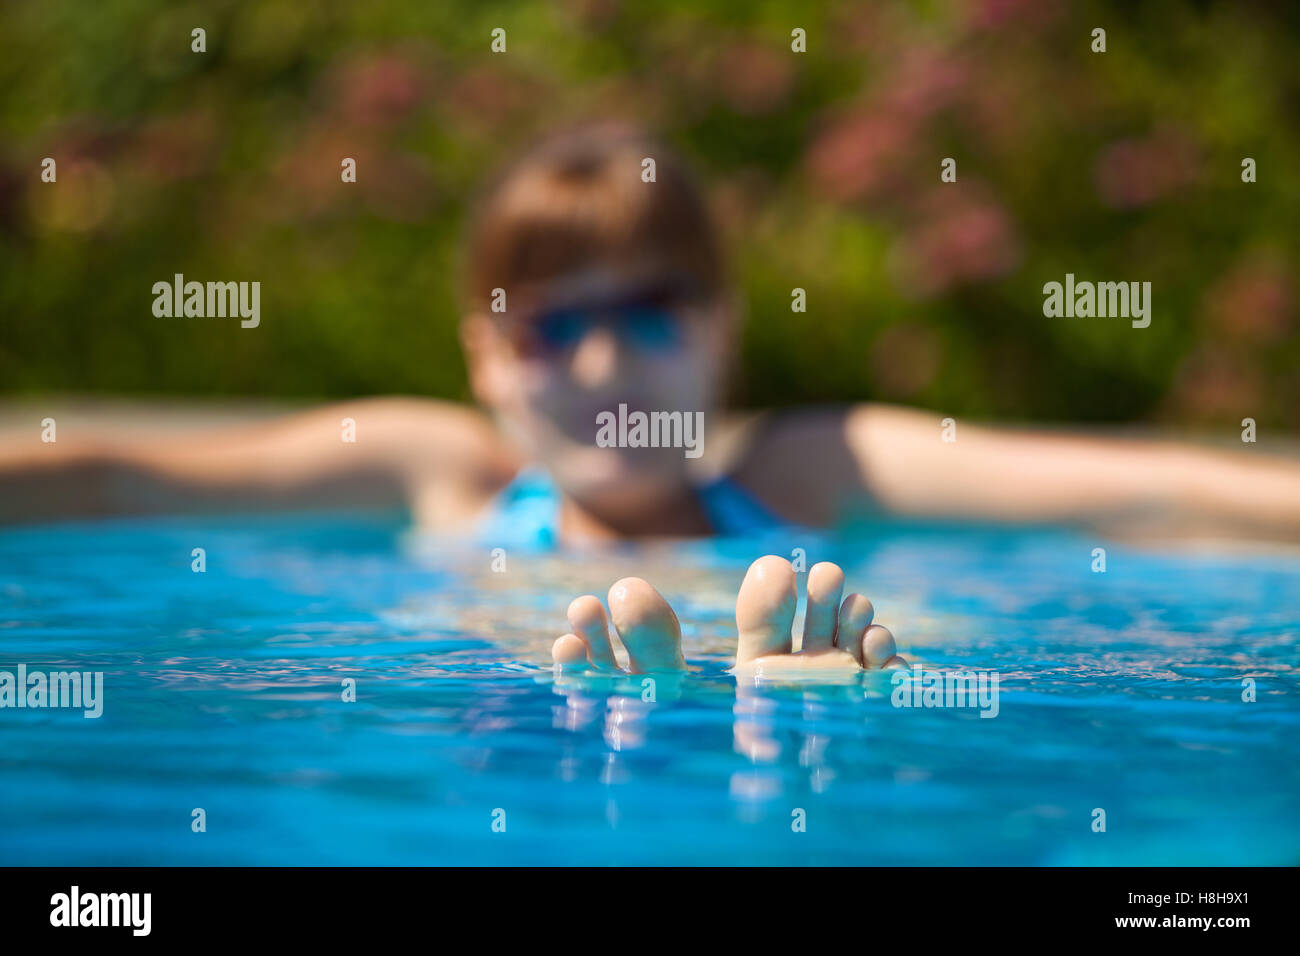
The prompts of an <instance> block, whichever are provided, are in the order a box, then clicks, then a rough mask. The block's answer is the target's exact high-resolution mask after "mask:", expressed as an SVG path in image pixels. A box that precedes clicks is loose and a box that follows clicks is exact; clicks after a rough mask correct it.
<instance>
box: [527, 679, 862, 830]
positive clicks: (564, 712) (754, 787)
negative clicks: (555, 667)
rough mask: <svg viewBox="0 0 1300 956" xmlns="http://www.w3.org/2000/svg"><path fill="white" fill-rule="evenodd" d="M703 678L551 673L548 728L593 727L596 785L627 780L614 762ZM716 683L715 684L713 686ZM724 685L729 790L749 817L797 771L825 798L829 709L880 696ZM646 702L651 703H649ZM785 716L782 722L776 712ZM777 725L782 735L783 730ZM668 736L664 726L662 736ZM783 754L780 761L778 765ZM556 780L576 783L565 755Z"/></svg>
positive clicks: (574, 766)
mask: <svg viewBox="0 0 1300 956" xmlns="http://www.w3.org/2000/svg"><path fill="white" fill-rule="evenodd" d="M690 680H705V678H700V677H695V676H686V677H682V676H680V675H664V674H661V675H653V677H650V678H647V677H646V676H644V675H632V676H622V675H620V676H612V675H610V676H606V675H592V674H583V675H576V676H575V675H556V677H555V679H554V682H553V684H552V691H553V693H555V694H557V695H558V696H560V697H562V698H563V699H564V703H563V705H560V706H557V707H556V708H555V721H554V726H555V727H556V728H557V729H562V730H566V731H570V732H572V733H578V734H581V733H590V732H593V731H596V730H597V729H598V730H599V732H600V734H601V736H602V738H603V740H604V743H605V746H606V747H607V748H608V750H607V752H606V753H605V755H604V762H603V764H602V766H601V770H600V782H601V783H602V784H606V785H613V784H618V783H626V782H628V781H629V779H630V778H631V775H630V772H629V771H628V770H627V769H626V768H625V767H624V766H623V763H622V762H621V758H622V757H623V756H624V755H626V754H629V753H631V752H633V751H637V750H642V749H644V748H646V746H647V743H648V741H649V740H650V737H651V733H652V725H653V724H654V722H655V721H654V718H655V715H656V714H657V713H659V712H660V711H662V710H663V709H664V708H665V705H667V704H670V703H673V702H675V701H678V700H679V699H681V697H682V694H683V684H684V682H685V681H690ZM714 683H715V686H716V685H717V682H714ZM726 686H728V687H729V689H731V690H733V691H734V695H735V696H734V702H733V704H732V708H731V711H732V724H731V734H732V742H733V743H732V748H733V750H734V752H735V753H736V754H738V755H739V756H741V757H742V758H744V761H745V765H744V766H741V767H738V768H736V769H734V770H733V771H732V772H731V775H730V779H729V793H730V797H731V800H732V802H733V804H734V805H735V808H736V812H737V816H738V817H739V818H740V819H742V820H752V819H754V817H755V815H754V813H753V812H752V811H753V809H754V808H755V807H756V806H757V805H761V804H765V803H771V802H772V801H775V800H777V799H778V798H780V797H781V796H782V795H783V794H784V793H785V792H786V786H785V781H786V775H787V773H788V772H789V771H790V770H792V769H794V768H796V767H797V768H799V769H800V770H801V771H802V772H803V773H805V774H806V779H807V786H808V789H809V790H811V792H813V793H815V794H824V793H826V792H827V791H828V790H829V789H830V788H831V786H832V784H833V783H834V781H835V779H836V776H837V774H836V770H835V767H834V766H832V764H831V763H830V756H831V754H832V753H833V748H832V746H831V745H832V742H833V737H832V735H831V733H830V732H829V729H828V728H829V724H830V722H831V720H832V715H833V712H834V705H835V704H837V703H838V704H841V705H842V704H844V703H848V702H853V701H861V700H862V698H863V697H864V696H868V697H870V696H877V695H878V693H879V691H878V690H874V691H873V689H872V688H871V687H870V686H867V687H866V688H865V689H864V684H863V682H862V681H861V680H860V679H858V678H854V679H851V680H842V681H840V682H838V683H832V684H829V685H828V684H821V683H818V684H803V683H795V684H790V683H783V682H772V681H766V682H763V681H755V680H754V679H753V678H752V677H736V678H730V677H728V678H727V684H726ZM650 697H653V698H654V699H648V698H650ZM796 703H797V704H798V705H799V710H798V714H799V718H800V719H799V720H798V726H799V727H800V728H801V729H800V730H799V731H796V732H794V733H795V734H796V735H797V738H798V739H797V746H796V745H795V742H794V741H790V742H789V745H788V746H787V744H786V742H783V740H782V734H787V735H788V734H791V731H790V723H791V719H790V718H791V717H792V716H793V715H794V705H795V704H796ZM783 711H786V714H785V716H786V719H785V720H784V721H783V720H782V719H781V718H782V712H783ZM783 725H784V730H783V729H782V727H783ZM665 733H671V728H669V729H668V730H666V731H665ZM783 756H784V757H785V759H784V760H783V759H782V758H783ZM559 772H560V776H561V779H563V780H565V781H574V780H576V779H578V776H579V773H580V771H579V769H578V763H577V761H576V760H574V759H573V757H572V755H571V754H566V755H565V756H564V757H562V758H561V760H560V766H559ZM607 815H609V816H610V822H611V826H613V825H614V823H613V821H614V819H615V818H616V817H617V802H616V801H615V800H614V798H613V796H612V795H611V797H610V799H609V803H608V805H607Z"/></svg>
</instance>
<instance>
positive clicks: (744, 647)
mask: <svg viewBox="0 0 1300 956" xmlns="http://www.w3.org/2000/svg"><path fill="white" fill-rule="evenodd" d="M796 598H797V592H796V590H795V576H794V568H792V567H791V566H790V562H789V561H787V560H786V559H785V558H782V557H779V556H777V555H775V554H769V555H766V556H764V557H761V558H759V559H758V560H757V561H755V562H754V563H753V564H751V565H750V566H749V570H748V571H747V572H745V580H744V581H743V582H742V583H741V585H740V592H739V593H738V594H737V595H736V630H737V632H738V633H739V638H738V640H737V643H736V663H737V664H744V663H746V662H748V661H752V660H754V659H755V658H758V657H764V656H766V655H769V654H789V653H790V627H791V625H792V624H794V608H795V601H796Z"/></svg>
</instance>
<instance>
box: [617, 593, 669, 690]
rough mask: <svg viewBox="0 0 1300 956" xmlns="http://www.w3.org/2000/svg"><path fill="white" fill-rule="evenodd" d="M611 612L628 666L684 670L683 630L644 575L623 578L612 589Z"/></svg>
mask: <svg viewBox="0 0 1300 956" xmlns="http://www.w3.org/2000/svg"><path fill="white" fill-rule="evenodd" d="M609 611H610V616H611V617H613V619H614V627H615V629H616V630H617V631H618V636H619V637H620V638H622V640H623V646H624V647H626V648H627V656H628V668H629V670H630V671H631V672H632V673H634V674H639V673H643V672H645V671H666V670H684V669H685V667H686V661H685V659H683V657H682V629H681V626H680V625H679V624H678V623H677V615H676V614H674V613H673V609H672V608H671V607H669V606H668V602H667V601H665V600H664V598H663V595H662V594H660V593H659V592H658V591H656V590H655V589H654V588H653V587H651V586H650V584H649V582H647V581H644V580H642V579H641V578H623V579H622V580H620V581H615V582H614V586H613V587H611V588H610V589H609Z"/></svg>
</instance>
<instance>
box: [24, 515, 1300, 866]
mask: <svg viewBox="0 0 1300 956" xmlns="http://www.w3.org/2000/svg"><path fill="white" fill-rule="evenodd" d="M1099 544H1105V542H1098V541H1096V540H1093V539H1091V538H1088V537H1086V536H1081V535H1077V534H1073V533H1065V532H1056V531H1033V532H1021V531H1012V530H1008V529H998V528H970V527H953V526H938V525H924V526H923V525H907V524H897V525H887V526H877V527H876V528H874V529H873V530H871V531H869V532H862V533H855V534H846V535H844V536H841V537H817V536H808V535H805V536H802V537H800V536H789V535H787V536H777V537H775V538H768V539H765V540H758V539H756V540H753V541H727V542H703V543H693V544H689V545H682V546H663V547H653V548H648V547H642V548H624V549H618V550H614V551H606V552H587V553H570V554H566V555H563V556H554V555H551V556H547V555H541V554H529V553H526V552H513V551H511V552H507V553H506V555H505V562H506V563H505V570H504V571H494V570H493V569H492V556H491V554H490V553H489V549H488V548H480V549H467V548H464V547H457V546H452V545H450V544H445V543H441V542H439V541H437V540H436V539H421V538H417V537H413V536H411V535H410V534H409V533H407V532H405V531H404V530H403V526H402V524H401V523H400V522H399V521H398V519H396V518H395V517H394V518H388V517H374V516H343V517H339V516H332V517H328V518H323V517H321V516H318V515H302V516H277V517H273V518H262V517H258V518H248V519H240V520H232V519H229V518H226V519H215V518H214V519H201V520H195V519H184V520H165V521H161V520H150V521H143V520H141V521H134V520H132V521H121V522H112V523H103V524H78V525H71V524H64V525H57V526H48V527H35V528H22V529H8V530H4V531H0V669H8V670H11V671H12V670H14V669H15V667H16V665H17V664H18V663H20V662H21V663H25V664H26V665H27V666H28V669H29V670H32V669H38V668H47V669H49V670H56V669H67V668H76V669H80V670H92V671H103V672H104V675H105V676H104V712H103V716H102V717H100V718H99V719H97V720H95V719H85V718H84V717H83V716H82V715H81V712H80V711H72V710H55V709H44V710H33V709H24V710H15V709H4V710H0V863H6V864H13V863H20V864H38V863H39V864H241V863H253V864H259V863H267V864H270V863H376V864H425V863H493V864H495V863H507V864H509V863H593V864H636V863H649V864H659V863H662V864H668V863H721V864H745V863H843V864H950V863H956V864H1103V863H1117V864H1220V863H1223V864H1228V863H1287V864H1294V863H1297V862H1300V760H1298V759H1297V750H1298V747H1297V740H1298V739H1300V734H1298V733H1297V731H1298V730H1300V670H1298V669H1297V638H1298V636H1300V560H1297V558H1295V557H1294V556H1285V555H1282V556H1279V555H1277V554H1273V555H1268V554H1260V555H1255V556H1229V555H1227V554H1219V555H1213V556H1179V555H1178V554H1176V553H1173V552H1169V553H1162V552H1159V551H1138V550H1133V549H1128V548H1122V547H1119V546H1114V545H1107V571H1106V573H1104V574H1096V573H1093V572H1092V571H1091V567H1090V566H1091V564H1092V549H1093V548H1094V547H1097V546H1098V545H1099ZM196 547H201V548H204V549H205V550H206V561H207V570H206V571H205V572H204V573H201V574H199V573H194V572H193V571H192V570H191V561H192V558H191V552H192V549H194V548H196ZM795 548H802V549H803V550H804V552H805V553H806V556H807V561H808V564H809V565H811V563H813V562H815V561H818V560H834V561H838V562H839V563H841V564H842V565H843V566H844V568H845V570H846V572H847V573H848V577H849V585H850V587H851V588H853V589H856V590H862V591H863V592H864V593H867V594H868V595H869V596H870V597H871V598H872V599H873V601H874V602H875V603H876V606H877V619H878V620H880V621H881V622H883V623H887V624H889V625H890V626H891V628H892V629H893V630H894V632H895V634H896V635H897V636H898V638H899V643H900V649H901V650H902V652H903V653H904V654H906V655H907V656H908V657H909V658H912V659H914V660H920V661H922V662H923V663H924V664H925V665H927V666H931V667H935V668H939V669H949V670H951V669H961V670H992V671H996V672H997V673H998V674H999V677H1000V706H999V712H998V715H997V717H996V718H993V719H983V718H980V717H979V715H978V711H976V710H972V709H946V708H930V709H925V708H922V709H912V708H896V707H893V706H892V705H891V701H890V690H891V688H890V684H889V679H888V677H881V676H879V675H878V676H876V677H874V678H871V677H868V678H864V679H861V680H859V681H856V682H852V683H849V684H843V685H830V686H827V685H821V686H816V685H779V686H760V687H752V686H742V687H739V688H738V687H737V684H736V681H735V680H734V679H733V678H731V677H730V676H728V675H727V674H726V672H725V667H726V665H727V663H728V655H729V653H731V652H732V650H733V647H734V643H733V642H734V634H733V631H732V622H731V618H732V605H733V602H734V599H735V591H736V587H737V585H738V584H739V582H740V579H741V577H742V575H743V573H744V570H745V568H746V566H747V565H748V563H749V561H750V560H752V559H753V558H754V557H757V556H758V555H759V554H762V553H766V552H771V551H775V552H778V553H782V554H786V555H789V554H790V553H791V552H792V550H793V549H795ZM627 573H638V574H641V575H642V576H644V577H646V578H648V579H649V580H650V581H651V582H652V583H654V584H655V585H656V586H657V587H659V589H660V590H661V591H663V592H664V594H665V596H667V597H668V599H669V600H670V601H671V602H672V603H673V606H674V607H675V608H676V609H677V612H678V615H679V617H680V618H681V619H682V622H683V629H684V632H685V652H686V657H687V659H688V661H689V662H690V663H691V664H693V665H695V666H696V667H697V668H698V671H697V672H696V673H695V674H694V675H693V676H692V677H691V678H689V679H688V680H685V681H682V682H679V683H678V684H677V685H674V683H673V682H672V681H669V680H660V681H658V682H657V684H656V688H655V689H656V694H655V697H656V700H655V701H654V702H646V701H643V699H642V686H641V684H640V682H639V680H638V681H633V680H625V681H621V682H620V681H616V680H610V679H604V680H597V679H579V680H575V681H569V680H566V681H563V682H561V683H560V684H557V683H556V681H555V679H554V678H553V676H552V674H551V671H550V668H549V666H548V665H549V646H550V643H551V641H552V640H553V639H554V638H555V637H556V636H557V635H558V634H559V633H561V632H562V630H563V629H564V609H565V607H566V605H567V604H568V601H569V599H570V598H571V597H573V596H574V595H576V594H579V593H583V592H588V591H590V592H594V593H597V594H600V595H602V596H603V595H604V593H605V591H606V590H607V588H608V586H609V585H610V584H611V583H612V582H613V580H615V579H616V578H617V577H619V576H621V575H622V574H627ZM1246 677H1250V678H1253V680H1254V682H1255V694H1256V698H1257V699H1256V700H1255V701H1254V702H1243V700H1242V694H1243V678H1246ZM345 678H352V679H354V680H355V681H356V700H355V702H345V701H344V700H342V687H343V684H342V682H343V680H344V679H345ZM195 808H202V809H203V810H204V811H205V813H206V824H207V829H206V832H201V833H196V832H193V831H192V829H191V820H192V811H193V810H194V809H195ZM1097 808H1100V809H1102V810H1104V811H1105V814H1106V830H1105V832H1094V831H1093V820H1094V810H1095V809H1097ZM494 820H496V821H498V822H500V821H504V826H505V828H504V832H496V831H494V829H493V822H494ZM799 820H803V821H804V829H803V831H802V832H796V831H795V828H794V827H793V826H792V823H793V822H797V821H799Z"/></svg>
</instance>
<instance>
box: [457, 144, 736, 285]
mask: <svg viewBox="0 0 1300 956" xmlns="http://www.w3.org/2000/svg"><path fill="white" fill-rule="evenodd" d="M645 157H652V158H653V159H654V160H655V182H653V183H646V182H642V179H641V163H642V160H643V159H644V158H645ZM466 252H467V261H466V269H465V275H466V279H467V286H466V289H465V293H466V296H467V299H468V303H469V305H470V307H471V308H474V309H481V308H484V307H485V306H486V304H487V302H488V301H489V300H490V298H491V296H492V290H493V289H495V288H503V289H506V290H519V289H521V288H524V287H527V286H529V285H532V284H534V283H540V282H544V281H546V280H548V279H552V278H555V277H557V276H561V275H564V274H567V273H570V272H573V271H576V270H578V269H581V268H586V267H590V266H592V265H595V264H598V263H603V264H609V265H616V266H625V267H626V266H630V267H632V268H635V269H641V270H646V271H650V272H653V271H669V272H672V273H674V274H681V275H683V276H684V277H686V278H687V279H689V281H691V283H692V284H693V285H694V286H695V288H696V289H697V290H698V291H699V292H700V293H701V295H702V296H703V297H705V298H713V297H716V296H717V295H718V294H719V293H721V292H722V290H723V287H724V285H725V278H724V274H723V273H724V266H723V256H722V251H721V246H720V242H719V237H718V231H717V228H716V226H715V224H714V221H713V217H712V216H711V215H710V212H709V209H708V205H707V203H706V201H705V199H704V196H703V194H702V193H701V191H700V189H699V187H698V186H697V185H696V184H695V181H694V180H693V179H692V177H691V176H690V174H689V172H688V171H687V169H686V167H685V166H684V165H683V164H682V162H681V161H680V160H679V159H678V158H677V157H676V155H675V154H674V153H672V151H670V150H669V149H667V148H666V147H665V146H664V145H663V144H661V143H658V142H656V141H655V140H654V139H652V138H651V137H650V136H648V135H647V134H646V133H644V132H643V131H641V130H639V129H637V128H636V127H633V126H628V125H626V124H622V123H597V124H589V125H585V126H581V127H578V128H576V129H571V130H568V131H565V132H563V133H561V134H559V135H555V136H552V137H550V138H548V139H546V140H544V141H543V142H542V143H540V144H539V145H537V146H536V147H534V148H533V149H531V150H530V151H528V152H527V153H526V154H525V155H523V156H522V157H521V158H520V159H518V160H516V161H515V162H514V163H513V164H511V165H510V166H508V167H507V168H506V169H505V170H504V172H503V173H502V174H500V175H499V176H498V177H497V178H496V179H495V180H494V181H493V183H492V184H491V185H490V187H489V188H488V190H487V192H486V194H485V195H484V197H483V199H482V200H481V201H480V203H479V206H478V208H477V210H476V212H475V215H474V218H473V219H472V221H471V224H470V230H469V236H468V242H467V248H466Z"/></svg>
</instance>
